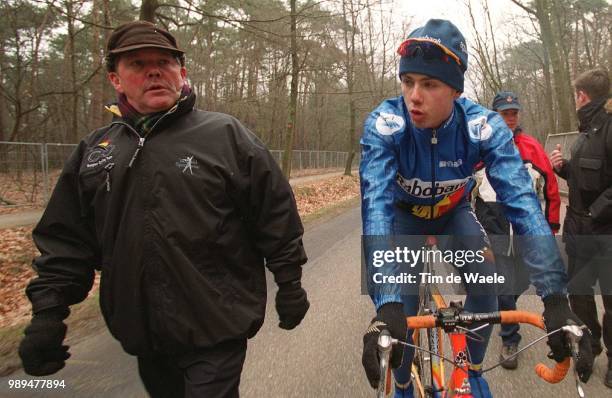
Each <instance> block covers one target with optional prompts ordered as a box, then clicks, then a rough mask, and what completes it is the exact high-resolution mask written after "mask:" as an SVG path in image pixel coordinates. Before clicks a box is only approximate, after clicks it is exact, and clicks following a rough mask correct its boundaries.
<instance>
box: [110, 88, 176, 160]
mask: <svg viewBox="0 0 612 398" xmlns="http://www.w3.org/2000/svg"><path fill="white" fill-rule="evenodd" d="M185 98H187V97H185ZM179 102H180V101H179ZM179 102H177V103H176V104H174V106H173V107H172V108H170V110H168V112H166V113H164V115H163V116H162V117H160V118H159V119H158V120H157V121H156V122H155V124H154V125H153V127H151V130H149V133H148V134H146V135H145V136H141V135H140V134H139V133H138V131H136V130H134V128H133V127H132V126H130V125H129V124H128V123H125V122H122V121H118V122H112V123H111V126H112V125H113V124H122V125H124V126H126V127H127V128H128V130H130V131H131V132H132V133H134V134H135V135H136V137H138V145H137V146H136V150H135V151H134V154H133V155H132V159H130V163H128V168H132V166H133V165H134V162H135V161H136V158H137V157H138V154H139V153H140V151H141V150H142V148H143V147H144V144H145V139H146V136H150V135H151V134H152V133H153V130H155V127H157V125H158V124H159V123H160V122H161V121H162V120H164V118H165V117H166V116H168V115H171V114H173V113H174V112H176V110H177V109H178V106H179Z"/></svg>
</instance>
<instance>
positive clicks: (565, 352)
mask: <svg viewBox="0 0 612 398" xmlns="http://www.w3.org/2000/svg"><path fill="white" fill-rule="evenodd" d="M542 301H543V302H544V314H543V315H544V324H545V325H546V331H547V332H552V331H553V330H557V329H560V328H561V327H563V326H565V325H579V326H582V325H583V322H582V321H581V320H580V319H579V318H578V317H577V316H576V314H574V313H573V312H572V310H570V307H569V303H568V301H567V297H565V296H562V295H550V296H547V297H545V298H544V299H542ZM547 344H548V345H549V346H550V350H551V351H552V353H551V355H552V358H553V359H554V360H555V361H557V362H562V361H563V359H565V358H566V357H569V356H571V351H570V347H569V344H568V341H567V338H566V336H564V334H563V332H559V333H555V334H553V335H550V336H549V337H548V342H547ZM591 347H592V346H591V334H590V333H589V331H588V329H586V328H585V329H584V332H583V335H582V338H581V339H580V343H579V353H578V361H577V363H575V364H574V366H575V367H576V371H577V372H578V376H579V377H580V380H582V381H583V382H586V381H587V380H588V379H589V377H590V376H591V373H592V372H593V361H594V357H593V352H592V348H591Z"/></svg>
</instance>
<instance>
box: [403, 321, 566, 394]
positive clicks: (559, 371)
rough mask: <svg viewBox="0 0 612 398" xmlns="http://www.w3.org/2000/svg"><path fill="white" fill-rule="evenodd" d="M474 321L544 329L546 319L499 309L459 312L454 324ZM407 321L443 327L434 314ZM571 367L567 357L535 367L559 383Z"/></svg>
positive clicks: (424, 326) (423, 326)
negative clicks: (526, 324)
mask: <svg viewBox="0 0 612 398" xmlns="http://www.w3.org/2000/svg"><path fill="white" fill-rule="evenodd" d="M473 322H488V323H528V324H530V325H533V326H536V327H538V328H540V329H544V320H543V319H542V316H541V315H538V314H535V313H533V312H528V311H498V312H491V313H486V314H471V313H463V314H457V317H456V319H455V323H454V324H453V327H454V326H469V325H470V324H472V323H473ZM406 323H407V325H408V328H410V329H430V328H434V327H443V326H445V325H444V324H443V321H442V320H441V319H439V318H437V317H435V316H433V315H421V316H410V317H407V318H406ZM569 368H570V358H569V357H568V358H565V359H564V360H563V362H558V363H556V364H555V366H554V367H553V368H552V369H551V368H549V367H548V366H546V365H545V364H543V363H539V364H537V365H536V367H535V372H536V374H537V375H538V376H539V377H540V378H541V379H543V380H545V381H547V382H548V383H551V384H555V383H559V382H560V381H561V380H563V379H564V378H565V376H566V375H567V372H568V370H569Z"/></svg>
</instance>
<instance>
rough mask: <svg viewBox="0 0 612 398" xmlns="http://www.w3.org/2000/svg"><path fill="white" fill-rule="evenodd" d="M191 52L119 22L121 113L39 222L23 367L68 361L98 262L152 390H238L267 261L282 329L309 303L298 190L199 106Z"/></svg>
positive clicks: (115, 79) (115, 70)
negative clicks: (74, 323) (78, 307)
mask: <svg viewBox="0 0 612 398" xmlns="http://www.w3.org/2000/svg"><path fill="white" fill-rule="evenodd" d="M184 63H185V61H184V52H183V51H182V50H180V49H179V47H178V46H177V42H176V40H175V38H174V37H173V36H172V34H170V33H169V32H168V31H166V30H164V29H162V28H159V27H157V26H155V25H154V24H152V23H149V22H143V21H136V22H131V23H127V24H124V25H122V26H120V27H118V28H117V29H115V30H114V31H113V33H112V34H111V36H110V38H109V41H108V43H107V51H106V64H107V65H106V66H107V71H108V77H109V80H110V82H111V83H112V85H113V86H114V88H115V90H116V92H117V94H118V103H117V104H116V105H113V106H110V107H108V108H107V109H108V110H110V111H111V112H112V113H113V114H114V119H113V121H112V123H110V124H109V125H107V126H105V127H102V128H100V129H97V130H95V131H94V132H92V133H91V134H89V135H88V136H87V137H85V138H84V139H83V140H82V141H81V142H80V144H79V146H78V148H77V149H76V150H75V151H74V153H73V154H72V155H71V157H70V159H69V160H68V161H67V163H66V165H65V167H64V169H63V171H62V174H61V176H60V178H59V181H58V183H57V186H56V187H55V190H54V192H53V195H52V197H51V199H50V201H49V204H48V206H47V208H46V210H45V212H44V215H43V217H42V219H41V221H40V222H39V223H38V225H37V226H36V228H35V229H34V231H33V234H32V235H33V238H34V241H35V243H36V245H37V247H38V249H39V250H40V252H41V256H40V257H38V258H36V259H35V260H34V268H35V269H36V271H37V272H38V277H37V278H35V279H33V280H32V281H31V282H30V284H29V285H28V287H27V289H26V293H27V295H28V298H29V299H30V301H31V302H32V311H33V318H32V322H31V324H30V325H29V326H28V327H27V328H26V329H25V337H24V339H23V341H22V342H21V345H20V347H19V354H20V356H21V359H22V362H23V366H24V370H25V371H26V373H28V374H30V375H34V376H44V375H50V374H53V373H55V372H57V371H59V370H60V369H62V368H63V367H64V366H65V360H66V359H68V357H69V356H70V354H69V353H68V347H67V346H64V345H63V340H64V337H65V335H66V325H65V324H64V322H63V320H64V319H65V318H66V317H67V316H68V314H69V306H70V305H72V304H75V303H78V302H80V301H82V300H84V299H85V297H86V296H87V293H88V292H89V290H90V289H91V287H92V284H93V280H94V270H95V269H100V270H101V282H100V305H101V309H102V314H103V316H104V319H105V321H106V324H107V326H108V328H109V330H110V332H111V333H112V335H113V336H114V337H115V338H116V339H117V340H119V341H120V342H121V345H122V346H123V348H124V350H125V351H126V352H128V353H130V354H132V355H136V356H137V357H138V367H139V373H140V376H141V378H142V381H143V383H144V386H145V388H146V389H147V391H148V393H149V394H150V395H151V396H153V397H180V396H211V397H235V396H238V386H239V383H240V374H241V371H242V366H243V363H244V360H245V355H246V346H247V344H246V342H247V339H248V338H251V337H253V336H254V335H255V334H256V333H257V331H258V330H259V328H260V327H261V325H262V324H263V321H264V314H265V307H266V277H265V267H264V264H265V266H266V267H267V268H268V269H269V270H270V271H271V272H272V273H273V274H274V279H275V282H276V283H277V284H278V286H279V289H278V293H277V294H276V309H277V312H278V315H279V318H280V323H279V326H280V327H281V328H284V329H293V328H295V327H296V326H297V325H298V324H299V323H300V322H301V320H302V319H303V317H304V316H305V314H306V312H307V311H308V308H309V303H308V300H307V296H306V292H305V290H304V289H303V288H302V286H301V282H300V281H301V276H302V265H303V264H304V263H306V261H307V257H306V254H305V252H304V248H303V245H302V235H303V227H302V224H301V220H300V217H299V215H298V212H297V207H296V204H295V199H294V197H293V193H292V191H291V188H290V186H289V184H288V182H287V180H286V179H285V178H284V177H283V175H282V173H281V171H280V169H279V168H278V166H277V164H276V163H275V161H274V159H273V158H272V156H271V155H270V153H269V152H268V150H267V149H266V148H265V147H264V145H263V144H262V143H261V142H260V141H259V140H258V139H257V137H255V136H254V135H253V134H252V133H251V132H250V131H248V130H247V129H246V128H245V127H244V126H243V125H242V124H241V123H240V122H239V121H237V120H236V119H235V118H233V117H231V116H228V115H225V114H221V113H214V112H204V111H200V110H197V109H195V108H194V104H195V94H194V93H193V92H192V91H191V89H190V87H189V85H188V84H187V82H186V68H185V66H184Z"/></svg>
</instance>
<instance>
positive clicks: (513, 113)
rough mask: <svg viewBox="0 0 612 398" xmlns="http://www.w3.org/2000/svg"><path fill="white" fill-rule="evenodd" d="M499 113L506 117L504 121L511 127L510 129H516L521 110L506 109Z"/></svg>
mask: <svg viewBox="0 0 612 398" xmlns="http://www.w3.org/2000/svg"><path fill="white" fill-rule="evenodd" d="M499 114H500V115H501V117H502V118H504V122H506V125H508V127H509V128H510V130H512V131H514V129H515V128H517V126H518V125H519V119H520V117H519V111H518V109H506V110H503V111H499Z"/></svg>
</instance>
